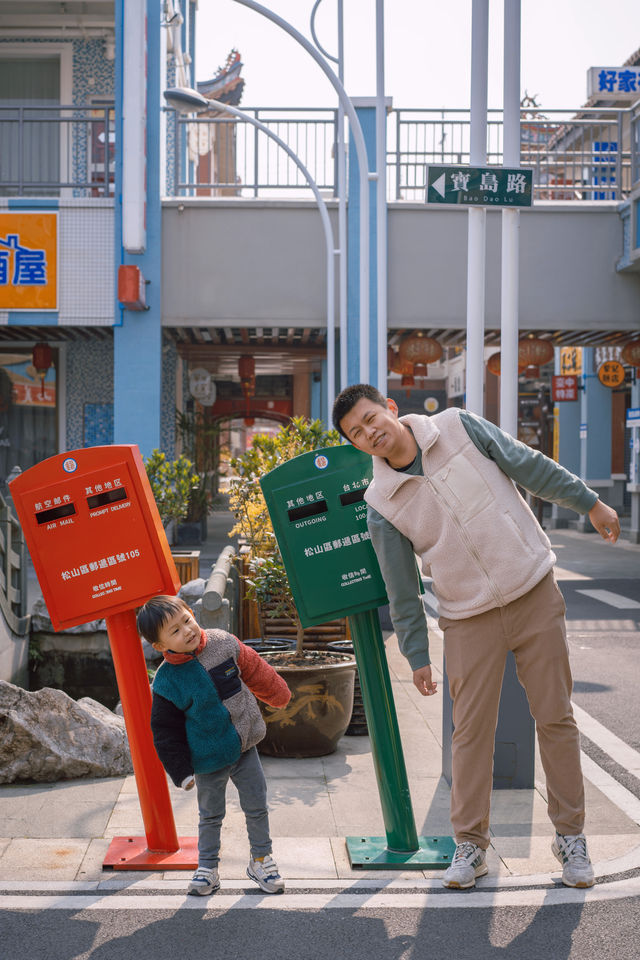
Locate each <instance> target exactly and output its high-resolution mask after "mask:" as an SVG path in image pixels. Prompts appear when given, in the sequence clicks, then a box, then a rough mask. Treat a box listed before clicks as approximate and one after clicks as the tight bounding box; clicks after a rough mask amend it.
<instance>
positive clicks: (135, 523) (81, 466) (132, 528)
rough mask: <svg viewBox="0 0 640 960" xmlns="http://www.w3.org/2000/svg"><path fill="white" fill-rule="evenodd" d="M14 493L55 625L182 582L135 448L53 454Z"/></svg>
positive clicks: (117, 608)
mask: <svg viewBox="0 0 640 960" xmlns="http://www.w3.org/2000/svg"><path fill="white" fill-rule="evenodd" d="M11 494H12V496H13V502H14V504H15V507H16V511H17V513H18V518H19V520H20V523H21V525H22V529H23V531H24V535H25V538H26V540H27V543H28V545H29V551H30V553H31V559H32V561H33V565H34V567H35V571H36V573H37V575H38V580H39V581H40V586H41V588H42V594H43V596H44V600H45V603H46V605H47V609H48V611H49V615H50V617H51V622H52V623H53V626H54V627H55V629H56V630H60V629H63V628H64V627H73V626H76V625H77V624H80V623H87V622H88V621H90V620H96V619H99V618H100V617H105V616H108V615H111V614H114V613H119V612H121V611H123V610H131V609H132V608H135V607H137V606H139V605H140V604H142V603H144V601H145V600H148V599H149V597H152V596H153V595H154V594H157V593H168V594H174V593H177V591H178V590H179V589H180V580H179V578H178V574H177V573H176V569H175V565H174V563H173V560H172V558H171V552H170V550H169V545H168V543H167V538H166V536H165V534H164V530H163V528H162V523H161V521H160V517H159V515H158V509H157V507H156V503H155V500H154V497H153V493H152V492H151V487H150V485H149V481H148V479H147V474H146V471H145V468H144V463H143V462H142V457H141V456H140V452H139V450H138V448H137V447H135V446H132V445H126V446H111V447H89V448H87V449H86V450H74V451H72V452H71V453H62V454H59V455H58V456H56V457H50V458H49V459H48V460H44V461H43V462H42V463H39V464H37V465H36V466H35V467H31V469H30V470H26V471H25V472H24V473H21V474H19V476H17V477H16V479H15V480H13V481H12V482H11Z"/></svg>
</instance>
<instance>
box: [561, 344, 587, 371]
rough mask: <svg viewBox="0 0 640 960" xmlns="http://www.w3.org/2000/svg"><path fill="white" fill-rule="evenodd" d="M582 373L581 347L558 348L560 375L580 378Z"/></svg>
mask: <svg viewBox="0 0 640 960" xmlns="http://www.w3.org/2000/svg"><path fill="white" fill-rule="evenodd" d="M581 373H582V347H560V374H561V375H562V376H566V375H567V374H574V375H575V376H578V377H579V376H580V374H581Z"/></svg>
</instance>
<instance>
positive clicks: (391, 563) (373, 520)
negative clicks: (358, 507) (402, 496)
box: [367, 507, 431, 670]
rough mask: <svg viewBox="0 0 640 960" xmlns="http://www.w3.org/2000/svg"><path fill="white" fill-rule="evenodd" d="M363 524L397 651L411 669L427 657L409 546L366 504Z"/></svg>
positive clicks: (423, 617) (426, 639) (424, 623)
mask: <svg viewBox="0 0 640 960" xmlns="http://www.w3.org/2000/svg"><path fill="white" fill-rule="evenodd" d="M367 525H368V527H369V532H370V534H371V542H372V543H373V546H374V549H375V551H376V556H377V558H378V563H379V564H380V571H381V573H382V578H383V580H384V582H385V586H386V588H387V596H388V597H389V612H390V614H391V622H392V623H393V628H394V630H395V632H396V636H397V638H398V646H399V647H400V652H401V653H402V654H403V656H405V657H406V658H407V660H408V661H409V665H410V667H411V669H412V670H419V669H420V668H421V667H425V666H426V665H427V664H428V663H430V662H431V661H430V660H429V634H428V630H427V618H426V615H425V610H424V606H423V604H422V598H421V596H420V583H419V581H418V570H417V567H416V559H415V555H414V552H413V547H412V546H411V543H410V542H409V540H407V538H406V537H405V536H404V535H403V534H402V533H400V532H399V530H396V528H395V527H394V526H393V525H392V524H391V523H389V521H388V520H385V519H384V517H381V516H380V514H379V513H378V512H377V511H376V510H374V509H373V507H369V509H368V513H367Z"/></svg>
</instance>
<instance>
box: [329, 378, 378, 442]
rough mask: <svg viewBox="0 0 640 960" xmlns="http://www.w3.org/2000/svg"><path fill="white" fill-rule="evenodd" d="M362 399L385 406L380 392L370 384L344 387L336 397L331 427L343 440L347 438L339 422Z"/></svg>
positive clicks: (355, 384)
mask: <svg viewBox="0 0 640 960" xmlns="http://www.w3.org/2000/svg"><path fill="white" fill-rule="evenodd" d="M362 399H364V400H371V401H373V403H379V404H380V406H381V407H386V406H387V398H386V397H383V396H382V394H381V393H380V391H379V390H378V389H377V388H376V387H373V386H371V384H370V383H354V384H353V385H352V386H350V387H345V388H344V390H343V391H342V392H341V393H339V394H338V396H337V397H336V400H335V403H334V404H333V411H332V420H333V425H334V427H335V428H336V430H337V431H338V433H340V434H342V436H343V437H344V438H345V440H348V439H349V437H348V436H347V435H346V433H345V432H344V430H343V429H342V427H341V426H340V421H341V420H342V419H343V417H346V415H347V414H348V413H349V411H350V410H352V409H353V408H354V407H355V405H356V403H357V402H358V400H362Z"/></svg>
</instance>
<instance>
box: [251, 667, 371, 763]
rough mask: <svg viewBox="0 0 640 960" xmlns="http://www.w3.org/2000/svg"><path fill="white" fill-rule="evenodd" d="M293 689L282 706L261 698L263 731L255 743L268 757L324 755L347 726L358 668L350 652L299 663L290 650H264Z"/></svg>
mask: <svg viewBox="0 0 640 960" xmlns="http://www.w3.org/2000/svg"><path fill="white" fill-rule="evenodd" d="M264 656H265V659H267V660H268V661H269V663H271V664H272V666H273V667H275V669H276V670H277V671H278V673H279V674H280V676H281V677H283V679H284V680H285V681H286V683H287V685H288V687H289V689H290V690H291V694H292V696H291V700H290V701H289V703H288V704H287V706H286V707H282V708H281V709H279V710H278V709H274V708H273V707H269V706H267V704H265V703H261V704H260V709H261V710H262V716H263V717H264V720H265V723H266V725H267V735H266V737H265V739H264V740H263V741H262V742H261V743H260V744H259V745H258V749H259V751H260V753H263V754H265V755H266V756H270V757H323V756H325V755H326V754H328V753H333V752H334V750H335V749H336V747H337V746H338V741H339V740H340V738H341V737H342V736H344V733H345V731H346V729H347V727H348V726H349V721H350V719H351V711H352V708H353V683H354V677H355V671H356V664H355V660H353V658H352V657H349V656H344V655H340V654H335V655H334V656H335V660H333V662H329V663H314V662H313V661H312V660H310V661H309V663H308V664H305V665H298V664H295V663H291V662H290V661H291V659H292V657H293V656H294V655H293V654H291V653H265V654H264Z"/></svg>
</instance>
